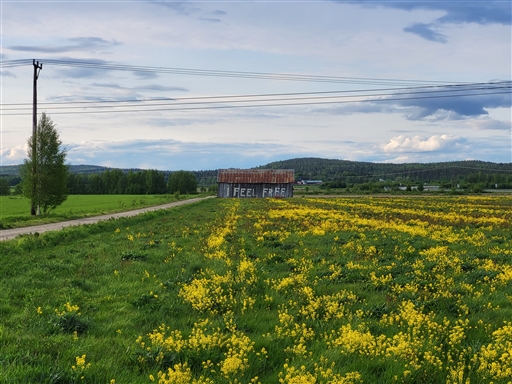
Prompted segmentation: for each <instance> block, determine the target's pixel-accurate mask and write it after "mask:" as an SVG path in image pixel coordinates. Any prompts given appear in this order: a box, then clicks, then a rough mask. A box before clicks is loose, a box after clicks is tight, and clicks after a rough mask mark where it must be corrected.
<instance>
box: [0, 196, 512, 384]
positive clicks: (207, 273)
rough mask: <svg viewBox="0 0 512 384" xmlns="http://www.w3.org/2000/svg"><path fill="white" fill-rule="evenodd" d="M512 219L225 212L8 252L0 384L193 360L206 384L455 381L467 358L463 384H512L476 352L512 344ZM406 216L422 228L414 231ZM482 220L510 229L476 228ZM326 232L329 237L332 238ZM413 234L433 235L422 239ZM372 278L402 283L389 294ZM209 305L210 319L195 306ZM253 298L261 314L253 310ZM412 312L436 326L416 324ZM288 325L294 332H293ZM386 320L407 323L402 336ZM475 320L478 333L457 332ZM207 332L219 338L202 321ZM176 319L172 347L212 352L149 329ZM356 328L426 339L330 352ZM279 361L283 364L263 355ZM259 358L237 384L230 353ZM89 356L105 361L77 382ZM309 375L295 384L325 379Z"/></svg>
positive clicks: (257, 209)
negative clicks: (226, 368)
mask: <svg viewBox="0 0 512 384" xmlns="http://www.w3.org/2000/svg"><path fill="white" fill-rule="evenodd" d="M80 198H81V197H80ZM484 203H485V204H488V205H485V204H484ZM486 206H488V207H492V209H486V208H485V207H486ZM510 207H511V202H510V200H507V199H501V200H500V199H494V200H491V199H465V200H462V199H457V198H444V199H436V198H432V199H399V198H396V199H371V198H358V199H348V198H345V199H339V200H330V199H329V200H328V199H325V198H324V199H306V198H304V199H290V200H283V199H279V200H277V199H276V200H268V199H251V200H249V199H247V200H230V199H207V200H203V201H201V202H198V203H194V204H192V205H189V206H181V207H176V208H173V209H169V210H164V211H155V212H150V213H146V214H143V215H139V216H137V217H133V218H124V219H117V220H108V221H104V222H101V223H98V224H95V225H87V226H80V227H75V228H67V229H64V230H62V231H56V232H48V233H44V234H40V235H38V236H35V235H26V236H21V237H18V238H16V239H14V240H11V241H6V242H2V243H0V276H1V279H0V382H1V383H12V384H15V383H16V384H17V383H23V384H25V383H89V384H90V383H101V384H108V383H111V380H115V383H116V384H118V383H130V384H139V383H140V384H142V383H147V384H149V383H151V381H150V379H149V377H150V375H153V376H154V377H155V378H156V377H157V373H158V372H159V371H162V372H166V371H167V369H168V368H169V367H173V366H174V365H175V364H177V363H187V364H188V366H189V367H191V371H192V374H193V376H194V377H195V378H196V379H199V377H200V376H201V375H205V376H207V377H210V378H211V379H212V380H213V382H214V383H221V384H224V383H225V384H227V383H234V382H235V381H234V379H237V380H238V381H237V382H239V383H250V382H251V379H252V378H254V377H255V376H258V380H256V382H258V381H259V382H261V383H269V384H274V383H278V382H279V378H280V377H281V378H283V377H284V376H285V373H286V368H285V365H286V364H288V367H295V368H296V369H297V370H299V371H300V369H301V368H300V367H301V366H304V367H305V368H304V369H305V370H306V371H307V372H309V373H312V374H315V376H316V377H317V383H327V380H326V379H322V378H321V375H319V374H317V373H315V364H317V367H323V369H327V368H329V367H331V363H335V366H334V368H333V373H334V374H337V375H340V376H341V377H343V376H344V375H346V374H347V373H349V372H358V373H359V374H360V375H361V378H362V380H363V382H365V383H374V382H379V383H395V382H403V383H410V384H412V383H420V382H421V383H443V384H444V383H446V382H447V375H448V374H449V370H448V369H447V368H446V367H448V366H450V367H455V368H456V367H457V364H459V363H461V364H463V366H464V369H465V371H464V372H463V374H464V380H463V381H462V382H465V379H466V378H470V379H471V383H473V382H475V383H476V382H482V383H484V382H490V381H494V383H497V384H498V383H499V384H502V383H507V382H508V380H509V379H508V378H494V379H492V377H491V376H489V375H490V373H489V370H488V369H487V368H485V367H484V368H483V369H482V370H481V371H477V370H476V368H477V367H478V365H477V364H476V363H473V362H472V360H471V358H470V357H471V356H473V355H474V354H477V353H478V351H479V350H480V349H481V348H482V346H487V347H488V348H491V349H492V348H495V349H496V348H498V346H496V345H494V344H492V340H493V337H494V336H493V332H495V331H496V330H500V329H501V330H502V331H504V332H505V331H506V328H505V327H504V322H505V321H510V319H511V315H512V304H511V300H512V299H511V298H512V286H511V282H512V276H511V275H510V274H511V268H510V265H511V261H510V257H511V256H510V249H511V248H512V247H511V244H512V238H511V236H510V233H511V232H510V230H511V224H510V223H511V219H512V217H511V215H512V211H511V210H510ZM406 209H409V210H412V211H411V212H409V213H408V214H409V215H412V214H415V216H414V217H412V216H411V217H408V218H407V219H406V220H410V221H404V222H403V223H406V225H404V226H403V227H402V226H400V225H399V224H400V223H402V222H401V221H400V220H402V219H401V218H402V217H405V212H406ZM436 210H437V211H442V212H444V213H445V214H448V213H450V212H451V213H456V214H457V215H459V216H458V217H459V218H460V222H459V221H455V220H454V221H452V222H442V217H443V215H439V218H438V219H437V221H436V222H435V223H431V224H427V225H425V226H424V227H423V226H420V225H419V223H420V222H422V221H423V222H427V219H428V220H433V219H432V217H431V216H428V215H431V213H432V212H436ZM472 217H477V218H478V219H479V220H481V222H482V223H485V220H486V219H491V218H496V223H495V224H493V225H492V226H488V225H486V224H480V223H479V222H476V223H471V221H470V219H471V218H472ZM371 220H374V221H371ZM326 223H328V224H329V225H330V227H326V228H328V229H325V231H326V232H325V233H324V234H321V233H315V232H314V231H315V230H317V229H318V228H319V227H320V226H321V225H323V224H326ZM390 223H391V224H396V227H391V226H389V225H390ZM371 226H373V227H371ZM378 226H381V227H378ZM413 227H414V228H418V229H422V228H426V229H427V230H428V231H431V232H427V233H425V232H420V231H418V232H417V233H413V234H411V233H409V232H407V231H410V229H411V228H413ZM402 231H405V232H402ZM480 233H482V234H483V235H484V237H482V236H479V234H480ZM477 235H478V236H477ZM443 236H445V237H443ZM456 236H460V238H461V239H462V240H459V241H455V240H454V239H455V237H456ZM481 239H485V244H484V243H482V244H480V243H479V242H480V241H483V240H481ZM472 242H474V244H472ZM411 244H413V246H411ZM371 247H374V248H371ZM439 247H446V250H444V251H443V249H444V248H443V249H440V248H439ZM429 249H430V250H431V252H430V253H425V251H426V250H429ZM507 252H508V253H507ZM427 258H428V260H427ZM251 266H252V267H254V269H251ZM372 272H374V273H375V275H374V276H373V277H375V276H377V277H382V276H385V275H387V274H389V273H390V274H392V275H393V279H392V280H391V281H387V280H385V279H383V280H382V282H381V283H378V282H375V281H374V280H373V279H372V277H371V276H372V275H371V273H372ZM287 279H293V281H292V283H291V284H289V283H288V284H285V283H286V282H287V281H289V280H287ZM450 279H451V280H450ZM198 281H203V282H205V283H206V284H208V286H209V287H210V288H211V290H210V291H209V292H208V293H207V294H204V292H203V293H201V291H200V290H196V291H195V293H197V295H196V296H194V295H192V296H189V297H188V298H186V297H185V296H184V295H183V289H184V288H186V287H193V286H194V283H195V282H198ZM278 287H279V288H278ZM411 287H412V288H414V287H419V288H418V289H412V288H411ZM180 292H181V293H180ZM190 292H192V293H194V291H193V290H191V291H190ZM194 298H196V299H198V301H197V303H198V304H201V305H204V306H203V307H202V309H194V307H193V306H192V302H193V300H194ZM247 299H253V300H254V303H253V305H248V306H247V307H245V308H244V304H243V302H244V300H247ZM314 302H316V303H320V305H318V306H311V304H312V303H314ZM67 303H69V305H68V306H67ZM404 303H412V304H414V310H416V311H418V315H414V314H413V312H409V313H403V312H401V310H400V308H401V306H402V305H403V304H404ZM327 304H328V305H327ZM332 305H339V308H338V310H336V311H334V312H332ZM74 306H76V307H78V308H76V307H74ZM329 308H331V309H329ZM328 311H331V312H329V313H331V315H333V316H334V317H329V316H326V314H327V313H328ZM411 311H412V310H411ZM466 311H467V312H466ZM283 313H288V314H289V315H291V316H292V317H293V320H292V321H291V322H288V323H287V322H286V321H282V320H281V318H280V314H283ZM420 314H421V315H424V316H426V317H422V316H420ZM337 315H339V316H337ZM430 315H431V317H428V316H430ZM386 316H392V318H393V319H395V318H396V319H400V320H399V321H398V320H394V322H393V323H392V324H391V323H390V322H389V321H388V322H386V321H383V319H384V318H385V317H386ZM466 319H467V320H468V322H469V323H468V325H460V324H459V323H457V321H459V320H466ZM204 320H208V324H209V325H208V326H203V327H201V326H198V325H197V324H198V323H200V322H201V321H204ZM162 324H165V326H166V327H169V328H168V330H166V331H165V332H161V333H160V334H161V335H162V337H164V338H167V340H170V339H171V332H172V331H175V332H179V333H180V334H181V336H182V337H183V339H184V340H191V341H192V340H201V341H202V342H203V343H204V344H203V345H207V346H206V347H204V348H202V347H197V348H193V347H191V346H190V345H191V344H192V343H191V344H190V345H188V346H184V347H183V348H181V349H176V348H175V349H172V348H167V347H165V346H163V345H157V343H153V342H152V341H151V340H150V338H149V336H148V334H150V333H152V332H153V331H154V330H156V329H158V327H160V326H161V325H162ZM195 324H196V325H195ZM230 324H231V325H230ZM233 324H234V327H233V326H232V325H233ZM456 324H459V325H457V326H456ZM346 326H351V327H352V328H351V329H352V330H353V331H358V330H360V333H359V334H358V335H359V336H361V335H363V334H365V333H368V334H371V336H373V337H386V338H387V339H388V340H392V339H393V337H400V335H414V337H417V338H418V339H417V340H420V343H419V345H416V344H414V341H415V340H412V341H411V342H409V344H408V343H407V342H406V341H404V342H403V343H397V344H396V348H395V350H391V352H390V356H387V355H382V356H374V355H371V354H368V355H367V354H366V353H368V349H370V348H369V347H363V346H362V344H361V343H362V342H361V340H363V339H357V337H356V336H357V335H353V337H352V338H348V337H347V339H346V343H340V345H336V346H333V345H328V344H327V343H326V339H327V338H328V337H331V340H334V339H336V336H333V332H340V330H341V329H342V328H343V327H346ZM278 327H281V328H282V329H283V330H284V331H282V332H281V333H279V332H278V331H277V328H278ZM303 327H306V328H308V329H311V330H312V331H313V332H314V336H313V337H310V336H306V338H305V340H304V341H303V345H304V346H305V347H306V348H307V353H306V354H301V353H297V352H293V351H292V349H293V348H294V347H296V346H297V345H298V343H299V337H300V335H301V334H302V330H303V329H304V328H303ZM436 327H437V328H436ZM195 331H200V332H196V333H195ZM460 331H462V332H463V333H464V337H462V338H458V337H457V335H458V334H459V333H458V332H460ZM75 332H76V334H75ZM201 332H202V333H203V334H204V335H205V336H208V335H210V336H212V335H213V336H215V338H217V339H218V340H221V339H222V338H230V339H229V340H230V341H229V342H228V343H224V344H222V343H221V342H218V343H217V344H215V343H211V344H208V341H207V340H208V337H204V338H202V339H201V338H200V337H197V335H198V334H200V333H201ZM157 333H158V332H156V333H155V334H157ZM505 333H506V332H505ZM329 335H331V336H329ZM427 336H428V337H427ZM507 337H508V338H509V339H506V338H505V339H506V340H505V339H504V341H503V343H504V344H503V345H504V346H505V345H512V333H510V334H509V335H508V336H507ZM139 338H140V340H142V341H143V342H145V343H146V344H145V345H144V347H143V346H142V345H141V344H140V343H137V342H136V340H137V339H139ZM244 338H247V340H249V342H250V343H253V344H250V343H247V342H245V341H243V340H245V339H244ZM175 340H177V338H176V337H175ZM507 340H508V341H507ZM210 342H211V341H210ZM448 342H450V343H451V344H449V343H448ZM358 343H360V344H358ZM505 343H510V344H505ZM448 344H449V345H448ZM199 345H201V343H199ZM251 345H252V346H253V350H250V349H247V348H246V347H247V346H251ZM346 345H347V346H350V345H353V346H355V348H356V350H355V352H351V351H350V350H348V349H344V348H345V346H346ZM358 346H359V349H358ZM405 347H410V348H411V349H410V350H408V349H407V348H405ZM431 347H432V348H431ZM434 347H435V348H434ZM166 348H167V349H166ZM244 348H245V349H244ZM262 348H265V350H266V351H267V353H268V357H264V356H260V355H258V354H257V353H259V352H260V351H261V349H262ZM401 348H403V349H401ZM429 348H431V349H430V351H431V352H432V353H434V354H435V355H436V356H438V357H439V358H440V359H444V360H442V361H443V364H444V366H443V368H442V369H438V368H437V367H436V366H434V365H428V364H426V363H425V362H424V361H423V356H424V353H425V352H426V351H427V350H429ZM469 348H472V349H469ZM241 350H245V351H248V352H247V363H246V366H247V367H246V368H245V370H242V371H238V372H236V373H230V374H223V373H221V367H222V364H223V362H224V361H226V360H227V356H228V354H229V353H232V352H233V351H234V352H235V353H242V352H240V351H241ZM160 351H161V352H162V358H161V359H160V358H158V353H159V352H160ZM229 351H231V352H229ZM370 352H371V351H370ZM309 353H311V355H309ZM448 353H449V358H448V357H447V356H448ZM83 355H86V363H90V364H91V365H90V366H89V367H87V368H85V369H84V370H83V372H82V371H81V370H79V369H78V370H77V369H75V370H73V368H72V366H75V367H76V365H77V360H76V358H77V357H81V356H83ZM416 358H417V360H415V359H416ZM450 359H451V360H453V361H452V362H451V363H450ZM504 359H506V357H504ZM207 360H210V361H211V363H212V367H211V368H210V369H208V370H206V369H203V366H202V364H203V363H204V362H206V361H207ZM411 361H413V362H414V364H416V366H417V368H414V365H411ZM503 361H506V360H503ZM450 364H451V365H450ZM497 364H498V367H499V366H501V367H504V366H505V363H504V364H501V365H500V363H499V362H498V363H497ZM211 370H214V371H215V372H211ZM280 372H281V376H280ZM290 372H291V371H290V370H289V371H288V373H289V374H292V375H293V374H297V371H295V373H293V372H291V373H290ZM297 375H298V374H297ZM226 376H228V377H226ZM302 376H303V377H299V376H297V377H296V380H295V381H293V382H304V383H308V382H311V381H307V380H306V374H305V373H304V374H303V375H302ZM395 376H396V378H395ZM82 377H83V378H82ZM300 379H302V380H303V381H300ZM491 379H492V380H491ZM157 380H158V379H156V381H157ZM156 381H155V382H156ZM161 382H162V383H166V384H167V383H170V381H169V382H168V381H164V380H162V381H161ZM185 382H186V381H185ZM287 382H292V380H291V379H290V380H289V381H286V380H285V381H284V383H287ZM345 382H346V383H352V384H355V383H359V382H360V381H357V380H350V381H345ZM451 382H454V381H451Z"/></svg>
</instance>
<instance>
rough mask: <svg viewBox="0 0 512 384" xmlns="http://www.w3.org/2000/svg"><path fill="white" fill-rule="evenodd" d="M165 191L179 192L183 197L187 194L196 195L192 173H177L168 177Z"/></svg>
mask: <svg viewBox="0 0 512 384" xmlns="http://www.w3.org/2000/svg"><path fill="white" fill-rule="evenodd" d="M167 189H168V190H169V192H170V193H174V192H179V193H180V194H182V195H184V194H187V193H197V179H196V176H195V175H194V174H193V173H192V172H187V171H178V172H173V173H172V174H171V176H169V181H168V182H167Z"/></svg>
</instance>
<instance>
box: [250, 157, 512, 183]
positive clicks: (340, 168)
mask: <svg viewBox="0 0 512 384" xmlns="http://www.w3.org/2000/svg"><path fill="white" fill-rule="evenodd" d="M258 168H266V169H294V170H295V178H296V179H303V180H323V181H349V182H355V183H361V182H368V181H379V180H380V179H382V180H387V181H395V180H397V179H398V180H400V179H402V180H405V179H410V180H415V181H423V182H430V181H452V182H453V181H460V180H462V179H464V178H466V177H467V176H469V175H472V174H478V173H481V174H495V173H498V174H508V175H512V163H492V162H485V161H477V160H467V161H452V162H442V163H404V164H384V163H369V162H360V161H347V160H335V159H322V158H314V157H306V158H297V159H290V160H283V161H276V162H273V163H269V164H266V165H263V166H261V167H258ZM347 179H349V180H347Z"/></svg>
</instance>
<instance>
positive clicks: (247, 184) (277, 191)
mask: <svg viewBox="0 0 512 384" xmlns="http://www.w3.org/2000/svg"><path fill="white" fill-rule="evenodd" d="M217 182H218V186H219V189H218V193H217V196H218V197H230V198H233V197H234V198H253V197H260V198H261V197H293V183H294V182H295V171H294V170H293V169H219V173H218V175H217Z"/></svg>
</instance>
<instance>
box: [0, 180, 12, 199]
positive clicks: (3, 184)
mask: <svg viewBox="0 0 512 384" xmlns="http://www.w3.org/2000/svg"><path fill="white" fill-rule="evenodd" d="M10 194H11V187H10V185H9V182H8V181H7V179H6V178H3V177H0V195H10Z"/></svg>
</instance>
